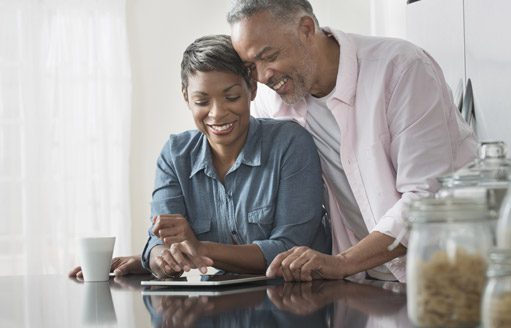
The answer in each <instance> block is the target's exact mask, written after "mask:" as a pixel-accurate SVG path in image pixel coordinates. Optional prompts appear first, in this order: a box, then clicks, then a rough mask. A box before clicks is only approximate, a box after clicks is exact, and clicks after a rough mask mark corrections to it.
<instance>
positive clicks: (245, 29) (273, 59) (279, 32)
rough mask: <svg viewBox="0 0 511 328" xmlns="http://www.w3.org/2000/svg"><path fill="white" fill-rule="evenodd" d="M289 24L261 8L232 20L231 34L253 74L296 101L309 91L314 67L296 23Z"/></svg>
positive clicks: (284, 96) (286, 99)
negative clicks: (249, 15) (241, 17)
mask: <svg viewBox="0 0 511 328" xmlns="http://www.w3.org/2000/svg"><path fill="white" fill-rule="evenodd" d="M289 24H291V25H286V26H284V25H283V24H282V23H279V22H276V21H275V19H273V17H272V16H271V14H270V13H269V12H266V11H264V12H260V13H257V14H255V15H253V16H251V17H249V18H245V19H243V20H241V21H239V22H237V23H235V24H233V25H232V26H231V34H232V35H231V38H232V43H233V46H234V49H236V51H237V52H238V54H239V55H240V57H241V58H242V59H243V61H244V62H245V63H246V65H247V66H248V67H250V69H251V71H252V74H253V78H255V79H256V80H257V81H258V82H260V83H264V84H266V85H267V86H269V87H270V88H272V89H273V90H275V92H277V93H278V94H279V95H280V96H281V98H282V100H283V101H284V102H285V103H287V104H295V103H297V102H298V101H300V100H301V99H302V98H304V97H305V96H306V95H308V94H309V92H310V88H311V85H312V81H313V72H314V69H313V65H312V60H311V56H310V50H309V46H308V45H307V44H305V43H304V42H303V38H302V39H301V36H300V34H299V28H298V23H296V27H294V26H293V25H292V24H294V23H289Z"/></svg>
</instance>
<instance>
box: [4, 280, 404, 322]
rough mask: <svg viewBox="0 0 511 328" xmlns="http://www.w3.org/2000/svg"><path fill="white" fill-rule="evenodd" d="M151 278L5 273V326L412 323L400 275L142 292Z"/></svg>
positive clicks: (277, 281)
mask: <svg viewBox="0 0 511 328" xmlns="http://www.w3.org/2000/svg"><path fill="white" fill-rule="evenodd" d="M150 278H151V277H150V276H147V275H132V276H126V277H116V278H113V277H112V278H110V281H109V282H104V283H89V282H87V283H84V282H81V281H78V280H76V279H71V278H68V277H66V276H64V275H28V276H10V277H0V327H2V328H7V327H197V326H198V327H349V328H358V327H412V325H411V323H410V321H409V320H408V318H407V312H406V293H405V289H406V288H405V285H403V284H399V283H392V282H391V283H389V282H387V283H383V282H378V281H371V280H367V281H362V282H360V283H353V282H348V281H344V280H341V281H315V282H313V283H284V282H283V281H281V280H273V281H270V282H265V283H253V284H246V285H242V286H239V287H238V288H236V289H232V288H230V289H228V290H225V288H224V289H222V290H215V289H211V288H210V289H208V290H207V291H204V293H197V292H195V293H193V296H192V295H191V293H187V292H184V293H182V294H183V295H171V294H172V292H168V293H164V294H163V295H143V291H144V290H145V288H143V287H142V286H141V285H140V281H141V280H147V279H150ZM146 293H147V291H146ZM197 294H201V295H197ZM214 294H218V295H214Z"/></svg>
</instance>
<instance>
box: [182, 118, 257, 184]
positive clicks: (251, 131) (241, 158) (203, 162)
mask: <svg viewBox="0 0 511 328" xmlns="http://www.w3.org/2000/svg"><path fill="white" fill-rule="evenodd" d="M261 152H262V135H261V124H260V123H259V121H257V119H255V118H254V117H252V116H250V121H249V128H248V135H247V140H246V141H245V145H244V146H243V148H242V149H241V152H240V153H239V155H238V157H237V158H236V161H235V162H234V165H233V166H232V167H231V168H230V169H229V171H228V172H227V174H229V173H230V172H233V171H235V170H236V169H238V167H240V165H241V164H245V165H248V166H260V165H261V157H262V156H261ZM190 155H191V156H190V158H191V159H192V170H191V173H190V178H192V177H193V176H194V175H195V174H196V173H197V172H199V171H202V170H204V173H205V174H206V175H207V176H209V177H212V178H216V171H215V167H214V166H213V158H212V155H211V147H210V146H209V142H208V138H206V136H205V135H204V134H202V133H201V136H200V139H199V142H197V145H196V146H195V147H194V148H193V149H192V151H191V154H190Z"/></svg>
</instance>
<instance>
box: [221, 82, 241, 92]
mask: <svg viewBox="0 0 511 328" xmlns="http://www.w3.org/2000/svg"><path fill="white" fill-rule="evenodd" d="M235 86H241V85H240V84H239V83H234V84H233V85H231V86H228V87H227V88H225V89H224V92H227V91H229V90H231V89H232V88H234V87H235Z"/></svg>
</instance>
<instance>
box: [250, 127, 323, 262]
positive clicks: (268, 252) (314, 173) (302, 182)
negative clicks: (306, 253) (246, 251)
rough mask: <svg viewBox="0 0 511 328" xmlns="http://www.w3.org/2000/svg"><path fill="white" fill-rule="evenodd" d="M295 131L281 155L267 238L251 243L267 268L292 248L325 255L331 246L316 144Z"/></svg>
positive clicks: (309, 137)
mask: <svg viewBox="0 0 511 328" xmlns="http://www.w3.org/2000/svg"><path fill="white" fill-rule="evenodd" d="M293 131H295V132H296V130H293ZM298 131H299V132H300V133H298V134H297V135H295V136H294V138H293V139H292V140H291V142H289V144H288V145H286V146H287V149H286V151H285V152H284V153H283V158H282V164H281V166H280V169H281V172H280V175H279V176H280V181H279V190H278V195H277V201H276V208H275V217H274V227H273V230H272V232H271V235H270V238H269V239H267V240H257V241H254V243H255V244H257V245H258V246H259V247H260V248H261V250H262V252H263V254H264V257H265V260H266V265H269V264H270V263H271V261H272V260H273V259H274V258H275V256H277V254H279V253H281V252H283V251H286V250H288V249H290V248H292V247H294V246H300V245H305V246H309V247H314V248H315V249H317V250H318V251H321V252H328V251H329V247H330V243H329V240H330V238H329V237H330V236H327V233H326V230H325V226H324V225H323V213H324V210H323V184H322V180H321V167H320V162H319V156H318V153H317V150H316V145H315V144H314V141H313V140H312V137H311V136H310V135H309V134H308V133H307V132H306V131H305V130H303V129H302V128H300V129H299V130H298ZM321 239H322V240H321Z"/></svg>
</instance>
